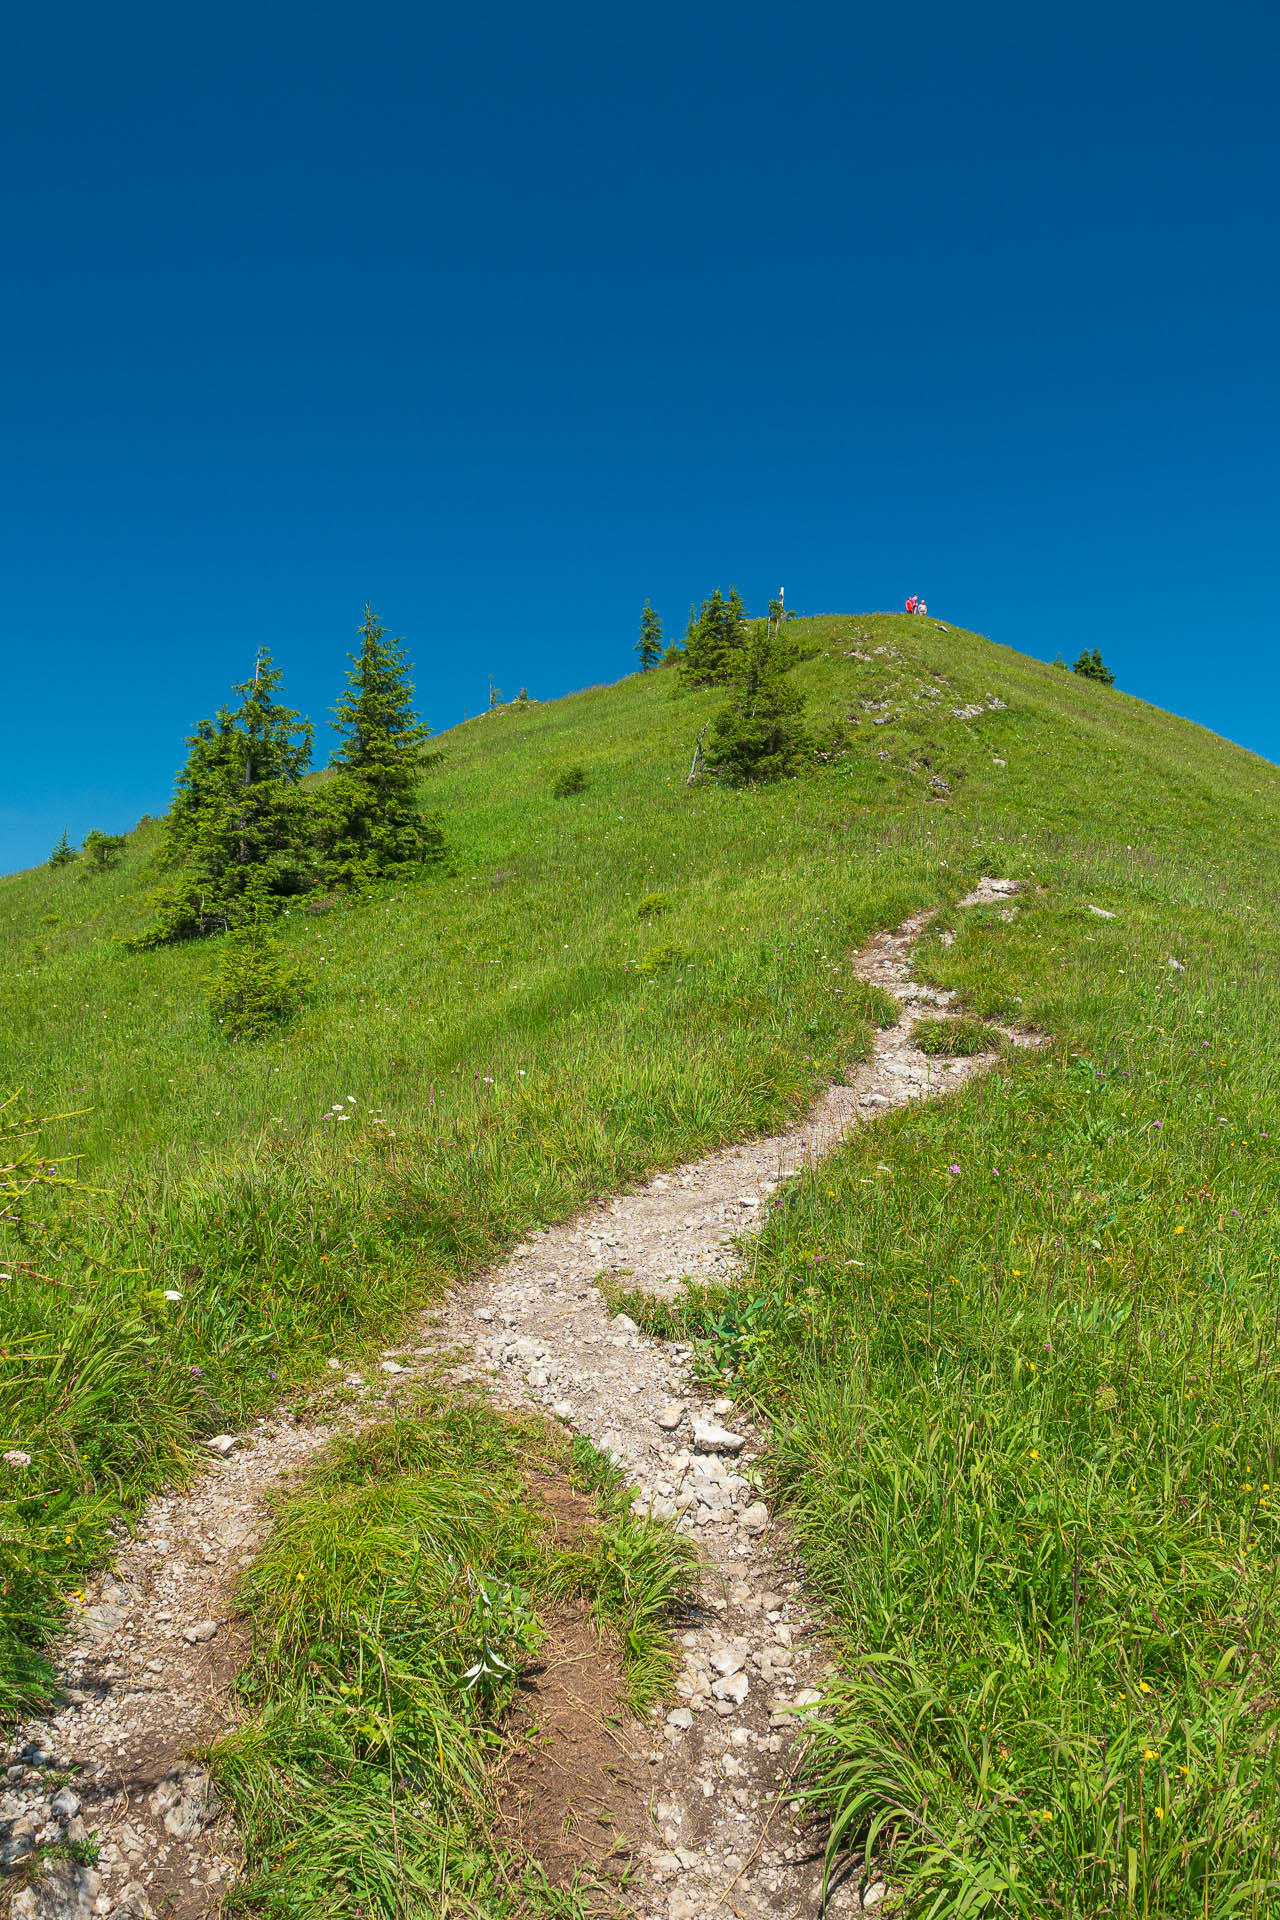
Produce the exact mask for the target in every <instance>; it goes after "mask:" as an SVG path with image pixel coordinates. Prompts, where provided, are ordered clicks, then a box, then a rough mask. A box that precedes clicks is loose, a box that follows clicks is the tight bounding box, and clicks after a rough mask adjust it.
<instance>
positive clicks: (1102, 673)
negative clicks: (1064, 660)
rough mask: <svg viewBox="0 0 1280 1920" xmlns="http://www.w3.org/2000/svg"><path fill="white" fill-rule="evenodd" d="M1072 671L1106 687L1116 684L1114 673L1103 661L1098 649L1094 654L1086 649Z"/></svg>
mask: <svg viewBox="0 0 1280 1920" xmlns="http://www.w3.org/2000/svg"><path fill="white" fill-rule="evenodd" d="M1071 671H1072V673H1078V674H1080V675H1081V677H1082V678H1083V679H1085V680H1096V681H1098V682H1099V684H1100V685H1101V686H1104V687H1113V686H1114V685H1115V683H1116V677H1115V675H1114V673H1112V671H1111V669H1110V667H1108V666H1107V664H1106V663H1105V661H1104V660H1103V658H1102V654H1101V653H1100V651H1099V650H1098V648H1097V647H1095V648H1094V649H1093V651H1092V653H1090V651H1089V649H1088V648H1087V647H1086V648H1085V650H1084V652H1083V653H1082V654H1081V655H1080V658H1079V659H1078V660H1077V661H1076V663H1075V665H1074V667H1072V669H1071Z"/></svg>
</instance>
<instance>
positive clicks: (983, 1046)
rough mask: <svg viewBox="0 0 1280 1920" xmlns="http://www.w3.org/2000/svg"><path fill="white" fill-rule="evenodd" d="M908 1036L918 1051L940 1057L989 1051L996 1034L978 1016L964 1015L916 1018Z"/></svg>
mask: <svg viewBox="0 0 1280 1920" xmlns="http://www.w3.org/2000/svg"><path fill="white" fill-rule="evenodd" d="M911 1037H912V1039H913V1040H914V1041H915V1044H916V1045H917V1046H918V1047H919V1049H920V1051H921V1053H927V1054H930V1055H933V1056H944V1057H963V1056H967V1055H970V1054H975V1053H991V1052H993V1051H994V1050H995V1048H996V1046H997V1045H998V1043H999V1038H1000V1036H999V1035H998V1034H995V1033H992V1031H991V1029H990V1028H989V1027H984V1026H983V1024H982V1022H981V1020H967V1019H959V1020H917V1022H916V1025H915V1031H914V1032H913V1034H912V1036H911Z"/></svg>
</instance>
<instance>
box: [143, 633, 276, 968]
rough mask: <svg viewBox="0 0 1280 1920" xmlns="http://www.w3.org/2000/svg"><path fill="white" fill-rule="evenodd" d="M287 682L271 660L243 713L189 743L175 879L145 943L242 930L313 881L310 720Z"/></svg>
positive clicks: (172, 857) (169, 846)
mask: <svg viewBox="0 0 1280 1920" xmlns="http://www.w3.org/2000/svg"><path fill="white" fill-rule="evenodd" d="M282 679H283V676H282V674H281V672H280V669H279V668H278V667H275V666H273V665H272V663H271V657H270V655H269V654H267V653H266V652H261V653H259V655H258V661H257V667H256V670H255V672H254V676H253V679H252V680H247V681H245V682H244V684H243V685H242V686H238V687H235V688H234V689H233V691H234V692H235V693H236V694H237V695H238V696H239V704H238V705H237V706H235V707H231V708H228V707H223V708H221V709H220V711H219V712H218V714H217V716H216V718H214V719H213V720H202V721H201V722H200V724H199V726H198V727H197V728H196V731H195V732H194V733H193V734H192V735H191V736H190V738H189V739H188V741H187V746H188V748H189V753H188V757H187V763H186V765H185V766H184V767H183V768H182V770H181V772H180V773H179V775H178V780H177V789H176V792H175V794H174V800H173V806H172V807H171V809H170V811H169V815H168V818H167V819H166V821H165V831H164V840H163V844H162V848H161V859H162V860H163V861H164V862H165V864H167V865H168V866H169V867H171V868H172V869H173V875H172V878H171V879H169V880H167V881H166V882H165V883H164V884H163V885H162V886H160V887H159V888H157V890H156V892H155V894H154V896H153V904H154V906H155V908H156V922H155V924H154V925H153V926H152V927H151V928H150V929H149V930H148V931H147V932H146V933H145V934H143V935H142V936H141V937H140V940H139V941H138V942H137V944H139V945H144V946H155V945H158V944H159V943H161V942H163V941H167V940H189V939H194V938H198V937H199V936H200V935H202V934H207V933H218V932H222V931H224V930H225V929H226V928H228V927H231V926H235V925H238V924H240V923H241V922H242V921H243V920H244V918H245V916H246V914H247V913H248V912H249V911H250V908H249V902H250V900H252V901H253V902H254V903H255V904H254V906H253V909H252V911H253V913H254V914H255V915H256V914H258V913H259V912H260V911H261V903H262V902H263V901H267V902H276V901H279V900H280V899H282V898H285V897H288V896H289V895H291V894H298V893H302V892H304V891H305V890H306V888H307V887H308V886H310V885H311V883H312V879H313V860H312V852H311V844H310V843H311V835H310V831H309V821H308V806H307V796H306V794H305V793H304V791H303V789H302V787H301V786H300V784H299V783H300V781H301V779H302V775H303V774H304V773H305V772H306V769H307V767H308V765H309V763H310V760H311V743H312V737H313V729H312V725H311V722H310V721H309V720H307V719H304V718H303V716H302V715H301V714H299V713H296V712H295V711H294V710H293V708H292V707H286V706H284V705H282V703H281V702H280V701H279V700H278V699H277V695H278V693H279V691H280V687H281V683H282Z"/></svg>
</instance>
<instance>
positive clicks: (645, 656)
mask: <svg viewBox="0 0 1280 1920" xmlns="http://www.w3.org/2000/svg"><path fill="white" fill-rule="evenodd" d="M636 652H637V653H638V654H639V655H640V671H641V673H648V672H649V670H650V669H651V668H652V667H656V666H657V664H658V662H659V660H660V659H661V658H662V621H661V619H660V618H659V616H658V615H657V614H656V613H655V612H654V610H653V608H652V607H651V606H650V605H649V602H648V601H647V600H646V601H645V603H644V612H643V613H642V614H641V615H640V638H639V639H638V640H637V642H636Z"/></svg>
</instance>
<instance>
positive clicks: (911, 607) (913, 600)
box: [907, 593, 920, 613]
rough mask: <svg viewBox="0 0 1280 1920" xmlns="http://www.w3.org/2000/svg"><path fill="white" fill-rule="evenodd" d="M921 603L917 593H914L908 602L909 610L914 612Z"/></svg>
mask: <svg viewBox="0 0 1280 1920" xmlns="http://www.w3.org/2000/svg"><path fill="white" fill-rule="evenodd" d="M919 604H920V602H919V600H918V599H917V597H916V595H915V594H914V593H913V594H912V596H911V598H910V599H909V600H908V602H907V612H908V613H914V612H915V610H916V608H917V607H918V606H919Z"/></svg>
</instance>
